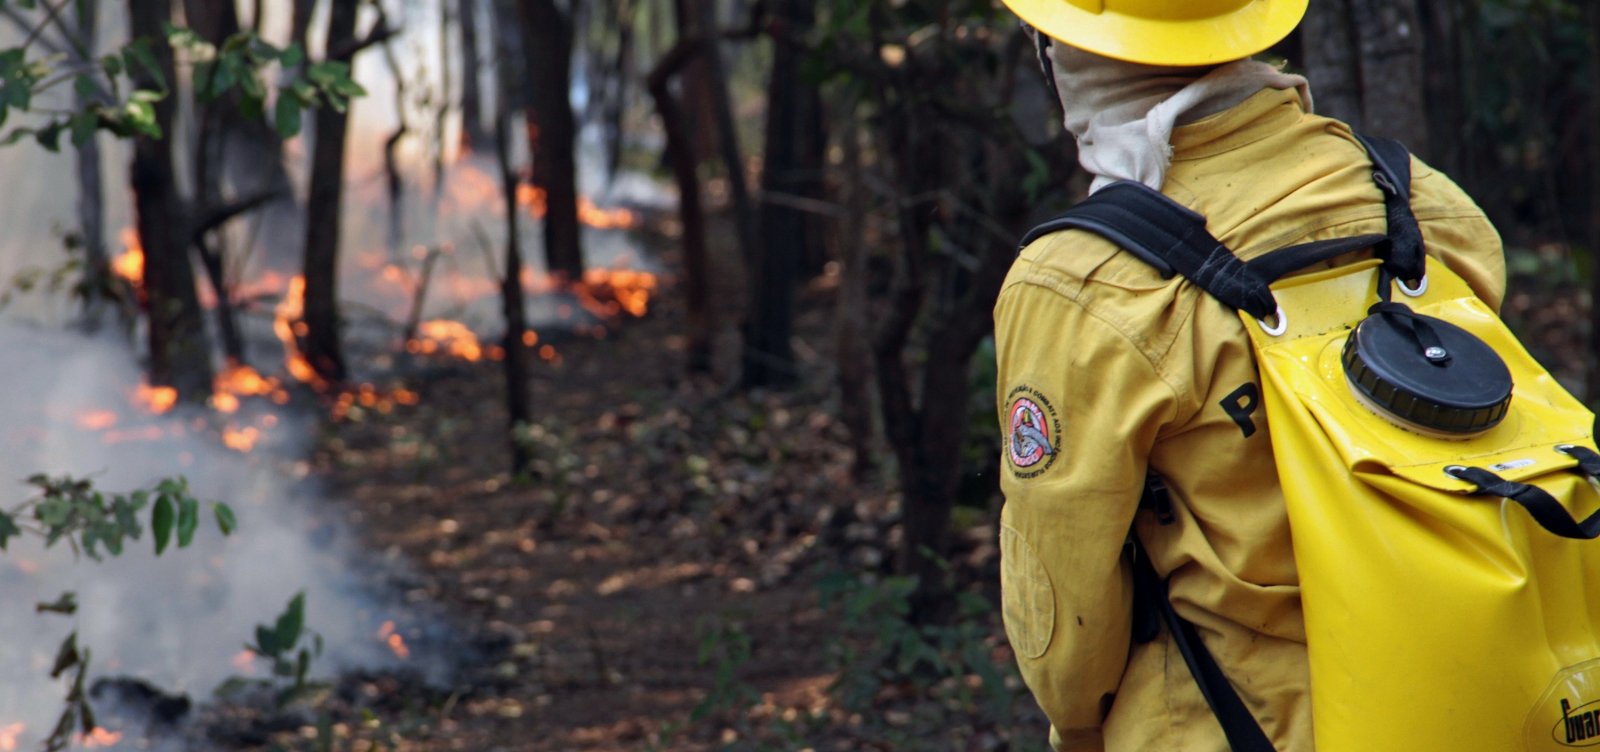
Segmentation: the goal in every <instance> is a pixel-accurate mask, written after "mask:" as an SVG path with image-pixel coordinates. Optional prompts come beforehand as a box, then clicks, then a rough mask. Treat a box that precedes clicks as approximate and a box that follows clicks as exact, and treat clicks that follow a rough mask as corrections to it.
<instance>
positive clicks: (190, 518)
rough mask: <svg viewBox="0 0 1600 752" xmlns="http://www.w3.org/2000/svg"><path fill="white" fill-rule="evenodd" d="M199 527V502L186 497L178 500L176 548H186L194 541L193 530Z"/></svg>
mask: <svg viewBox="0 0 1600 752" xmlns="http://www.w3.org/2000/svg"><path fill="white" fill-rule="evenodd" d="M198 527H200V502H198V501H196V500H194V498H193V497H187V498H184V499H183V500H181V501H179V502H178V548H188V547H189V544H190V543H193V542H194V531H195V529H196V528H198Z"/></svg>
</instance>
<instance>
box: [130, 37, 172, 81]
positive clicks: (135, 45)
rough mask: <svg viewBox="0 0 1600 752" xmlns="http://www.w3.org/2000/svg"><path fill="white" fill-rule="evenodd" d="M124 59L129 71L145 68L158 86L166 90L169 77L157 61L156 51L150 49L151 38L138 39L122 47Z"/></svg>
mask: <svg viewBox="0 0 1600 752" xmlns="http://www.w3.org/2000/svg"><path fill="white" fill-rule="evenodd" d="M122 59H123V62H124V64H125V65H126V66H127V68H128V70H129V71H133V70H135V69H143V70H144V72H145V73H146V74H147V75H149V76H150V79H151V80H152V81H154V82H155V84H156V88H158V89H161V90H162V91H165V90H166V88H167V77H166V75H165V74H163V73H162V72H161V65H160V63H157V62H156V56H155V53H153V52H151V51H150V40H148V39H136V40H134V41H133V42H131V43H129V44H128V46H126V47H124V48H122Z"/></svg>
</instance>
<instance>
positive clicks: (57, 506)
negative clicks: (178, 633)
mask: <svg viewBox="0 0 1600 752" xmlns="http://www.w3.org/2000/svg"><path fill="white" fill-rule="evenodd" d="M27 483H28V485H29V486H32V487H33V488H34V495H33V496H32V497H31V498H29V499H28V500H26V501H24V502H22V503H21V504H18V505H16V506H14V507H12V508H10V509H7V510H0V551H3V550H6V548H7V546H8V544H9V543H10V542H11V541H12V540H13V539H15V538H17V537H20V536H22V535H25V534H26V535H32V536H34V537H37V538H40V539H42V540H43V541H44V545H45V547H46V548H49V547H51V546H54V545H55V544H57V543H59V542H61V541H63V540H65V541H66V542H67V544H68V545H70V546H71V547H72V549H73V551H74V552H75V553H80V554H83V555H86V556H88V557H89V558H91V559H94V560H95V561H100V560H101V557H102V553H101V551H102V548H103V549H104V552H105V553H108V554H110V555H112V556H120V555H121V554H122V552H123V549H124V547H125V546H124V544H125V543H126V542H127V541H128V540H138V539H139V537H140V536H141V535H143V534H144V525H143V524H142V523H141V522H140V513H141V512H143V511H144V509H145V508H146V507H150V508H151V509H150V528H151V533H152V537H153V538H155V551H156V555H158V556H159V555H160V554H161V553H162V552H163V551H164V550H165V549H166V547H167V543H168V541H170V540H171V537H172V532H173V530H174V529H176V530H177V532H178V547H179V548H185V547H187V546H188V545H189V544H190V543H192V542H193V541H194V534H195V530H196V529H197V528H198V527H199V516H200V515H199V509H200V502H199V501H198V500H197V499H195V497H194V494H193V493H191V492H190V490H189V483H188V481H187V480H185V479H184V478H182V477H178V478H167V479H165V480H162V481H159V482H157V483H156V484H154V485H153V486H151V487H149V488H144V489H139V490H136V491H132V492H130V493H108V492H105V491H100V490H98V489H96V488H95V487H94V484H93V483H92V482H91V481H89V480H86V479H82V478H73V477H69V476H61V477H55V478H52V477H50V476H47V475H43V474H40V475H34V476H32V477H30V478H28V480H27ZM152 498H153V499H154V500H155V502H154V504H153V505H152V504H151V499H152ZM212 512H213V514H215V515H216V517H217V521H218V526H219V527H220V528H221V529H222V532H223V534H224V535H227V534H230V533H231V532H232V531H233V528H234V523H235V520H234V515H233V510H232V509H230V508H229V507H228V505H226V504H223V503H221V502H217V503H214V504H212ZM224 520H226V522H224ZM34 610H35V611H37V612H39V613H52V614H61V615H64V616H72V615H74V614H76V613H77V612H78V599H77V595H76V594H75V593H72V592H66V593H62V594H61V596H60V597H59V598H57V599H56V600H55V601H53V602H48V603H38V604H35V606H34ZM91 655H92V651H90V650H89V649H88V648H81V647H80V646H79V645H78V633H77V632H73V633H71V634H69V635H68V636H67V639H66V640H64V641H63V642H62V643H61V647H60V648H58V649H57V650H56V659H55V662H54V663H53V664H52V666H51V668H50V678H52V679H57V678H60V677H61V676H62V675H63V674H65V673H67V672H68V671H71V672H73V678H72V683H71V686H70V687H69V689H68V690H67V696H66V699H65V705H64V706H63V708H62V711H61V716H60V717H59V718H58V719H57V720H56V724H55V726H54V727H52V729H51V731H50V735H49V736H48V737H46V739H45V742H44V747H45V749H47V750H51V751H52V752H53V751H54V750H60V749H65V748H66V747H67V745H68V744H70V743H71V742H72V737H73V734H74V733H77V732H81V733H85V734H87V733H89V732H91V731H93V730H94V729H95V715H94V708H93V707H92V706H91V705H90V704H89V697H88V694H87V693H86V692H85V691H84V682H85V680H86V678H87V676H88V673H89V660H90V657H91Z"/></svg>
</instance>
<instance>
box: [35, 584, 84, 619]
mask: <svg viewBox="0 0 1600 752" xmlns="http://www.w3.org/2000/svg"><path fill="white" fill-rule="evenodd" d="M33 610H34V612H35V613H41V614H42V613H45V612H49V613H52V614H65V615H67V616H71V615H73V614H75V613H77V612H78V594H77V593H74V592H72V591H71V590H68V591H67V592H65V593H62V594H61V597H59V598H57V599H55V600H54V601H53V602H50V603H39V604H36V605H35V606H34V607H33Z"/></svg>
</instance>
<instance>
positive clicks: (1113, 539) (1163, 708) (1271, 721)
mask: <svg viewBox="0 0 1600 752" xmlns="http://www.w3.org/2000/svg"><path fill="white" fill-rule="evenodd" d="M1172 146H1173V153H1174V157H1173V162H1172V167H1171V169H1170V171H1169V172H1168V173H1167V177H1166V184H1165V186H1164V187H1163V192H1164V193H1166V194H1167V195H1168V196H1170V197H1172V198H1173V199H1176V200H1177V201H1178V202H1179V203H1182V204H1184V205H1186V206H1188V207H1190V208H1192V209H1194V210H1195V211H1197V212H1199V213H1201V214H1202V215H1204V216H1205V217H1206V218H1207V221H1208V226H1209V229H1210V230H1211V232H1212V234H1213V235H1215V236H1216V237H1217V238H1218V239H1219V240H1221V241H1222V242H1223V243H1224V244H1225V245H1227V246H1228V247H1229V248H1230V249H1232V250H1233V251H1234V252H1235V253H1237V254H1238V255H1239V256H1241V257H1242V258H1246V259H1248V258H1252V257H1254V256H1257V255H1260V254H1262V253H1265V252H1267V251H1270V250H1273V249H1276V248H1280V247H1283V246H1287V245H1293V244H1296V243H1304V242H1309V241H1314V240H1323V239H1327V238H1334V237H1346V236H1352V235H1361V234H1368V233H1376V234H1382V233H1383V232H1384V230H1385V222H1384V210H1383V199H1382V195H1381V194H1380V192H1379V190H1378V188H1377V187H1376V185H1375V184H1374V183H1373V179H1372V173H1371V168H1370V166H1369V162H1368V160H1367V157H1366V155H1365V152H1364V150H1363V149H1362V147H1361V146H1360V144H1359V143H1357V142H1356V141H1355V139H1354V138H1353V137H1352V136H1351V134H1350V130H1349V128H1348V127H1347V126H1345V125H1344V124H1343V123H1340V122H1338V121H1335V120H1330V119H1327V118H1323V117H1318V116H1315V115H1310V114H1307V113H1306V112H1305V111H1304V110H1303V108H1302V106H1301V103H1300V99H1299V97H1298V95H1297V94H1296V93H1295V92H1293V91H1287V90H1286V91H1277V90H1266V91H1262V92H1260V93H1258V94H1256V95H1255V96H1253V97H1251V98H1250V99H1248V100H1246V101H1245V102H1244V103H1242V104H1240V105H1238V106H1236V107H1234V108H1232V109H1230V110H1227V111H1225V112H1222V113H1220V114H1217V115H1214V116H1211V117H1209V118H1206V119H1204V120H1200V121H1198V122H1195V123H1192V124H1189V125H1185V126H1182V127H1179V128H1178V129H1177V130H1176V131H1175V132H1174V133H1173V137H1172ZM1411 190H1412V199H1411V205H1412V208H1413V211H1414V212H1415V214H1416V217H1417V220H1418V222H1419V223H1420V225H1421V227H1422V232H1423V236H1424V238H1425V240H1426V243H1427V250H1428V252H1429V253H1430V254H1432V255H1434V256H1437V257H1439V258H1440V259H1441V260H1443V261H1444V262H1445V263H1446V264H1447V265H1448V266H1449V267H1450V268H1452V269H1453V270H1455V271H1456V272H1457V273H1458V274H1460V275H1461V276H1462V277H1464V278H1465V279H1466V280H1467V282H1468V283H1469V284H1470V285H1471V286H1472V288H1473V290H1474V291H1475V292H1476V293H1477V294H1478V296H1479V297H1481V298H1482V299H1483V300H1484V301H1485V302H1486V303H1488V305H1489V306H1490V307H1492V308H1495V309H1496V310H1498V308H1499V304H1500V299H1501V295H1502V293H1503V292H1504V285H1505V268H1504V260H1503V256H1502V251H1501V246H1500V238H1499V236H1498V235H1497V234H1496V232H1495V230H1494V228H1493V227H1492V226H1491V225H1490V224H1489V222H1488V220H1487V219H1486V218H1485V217H1484V215H1483V212H1482V211H1481V210H1480V209H1479V208H1478V207H1477V206H1476V205H1474V204H1473V202H1472V201H1471V200H1470V199H1469V198H1467V196H1466V195H1465V194H1464V193H1462V191H1461V190H1460V188H1458V187H1457V186H1456V185H1455V184H1454V183H1452V182H1451V181H1450V179H1449V178H1447V177H1445V176H1444V175H1443V174H1440V173H1438V172H1435V171H1434V170H1432V169H1431V168H1429V167H1428V166H1427V165H1425V164H1422V163H1421V162H1417V161H1413V164H1412V183H1411ZM1339 261H1343V259H1340V260H1336V263H1337V262H1339ZM995 343H996V351H997V356H998V361H999V384H998V394H997V398H998V407H999V414H1000V424H1001V431H1002V434H1003V435H1004V436H1005V437H1006V441H1005V446H1004V448H1003V454H1004V456H1003V457H1002V463H1003V465H1004V469H1003V471H1002V480H1001V487H1002V490H1003V491H1004V493H1005V497H1006V503H1005V508H1004V511H1003V513H1002V520H1001V521H1002V524H1001V531H1000V545H1001V555H1002V576H1001V588H1002V593H1003V596H1002V600H1003V612H1004V616H1005V624H1006V631H1007V634H1008V636H1009V638H1010V641H1011V644H1012V647H1013V649H1014V650H1015V652H1016V655H1017V661H1018V664H1019V665H1020V667H1021V670H1022V675H1023V678H1024V679H1025V680H1026V681H1027V684H1028V687H1029V688H1030V689H1031V690H1032V691H1033V694H1034V697H1035V698H1036V699H1037V700H1038V702H1039V705H1040V706H1041V707H1042V708H1043V709H1044V711H1045V714H1046V715H1047V716H1048V717H1049V719H1050V721H1051V724H1052V730H1051V743H1052V744H1053V745H1054V746H1055V747H1056V749H1058V750H1101V749H1105V750H1112V751H1114V752H1115V751H1120V750H1140V751H1141V752H1142V751H1146V750H1183V751H1184V752H1211V751H1213V750H1217V751H1220V750H1226V749H1227V745H1226V743H1225V741H1224V739H1223V736H1222V732H1221V727H1220V726H1219V725H1218V723H1217V721H1216V720H1215V719H1214V717H1213V716H1212V714H1211V711H1210V709H1209V708H1208V707H1207V706H1206V704H1205V701H1204V699H1203V698H1202V697H1201V696H1200V692H1199V689H1198V687H1197V685H1196V684H1195V681H1194V678H1193V677H1192V676H1190V674H1189V671H1188V668H1187V666H1186V665H1185V663H1184V661H1183V658H1182V657H1181V655H1179V653H1178V651H1177V649H1176V647H1175V646H1173V645H1172V644H1171V643H1170V641H1169V640H1168V637H1167V634H1166V631H1165V630H1163V631H1162V634H1161V636H1160V637H1159V638H1157V639H1156V640H1155V641H1153V642H1150V643H1148V644H1143V645H1140V644H1134V643H1133V642H1132V640H1131V635H1130V629H1131V626H1130V610H1131V603H1132V579H1131V573H1130V568H1129V566H1128V564H1127V560H1126V557H1125V556H1124V550H1123V549H1124V541H1125V540H1126V538H1127V535H1128V532H1129V530H1130V528H1132V529H1134V530H1135V531H1136V532H1137V534H1138V536H1139V538H1140V539H1141V540H1142V541H1143V542H1144V544H1145V547H1146V548H1147V550H1148V552H1149V555H1150V558H1151V561H1152V562H1153V563H1154V565H1155V569H1156V571H1157V572H1158V573H1159V574H1161V575H1162V576H1164V577H1165V576H1168V575H1170V577H1171V579H1170V588H1169V593H1170V597H1171V600H1172V603H1173V606H1174V608H1175V609H1176V610H1177V612H1178V613H1179V614H1180V615H1182V616H1183V617H1184V618H1186V619H1188V620H1189V621H1191V622H1193V623H1194V624H1195V626H1196V628H1197V629H1198V631H1199V633H1200V635H1201V638H1202V640H1203V641H1204V643H1205V644H1206V646H1207V647H1208V648H1209V649H1210V651H1211V652H1212V654H1213V655H1214V656H1215V657H1216V659H1217V662H1218V663H1219V664H1220V665H1221V667H1222V669H1223V671H1224V672H1226V673H1227V675H1228V676H1229V678H1230V679H1231V680H1232V682H1233V684H1234V686H1235V688H1236V689H1237V690H1238V692H1239V695H1240V697H1241V698H1242V699H1243V700H1244V703H1245V705H1246V706H1248V707H1249V709H1250V711H1251V713H1252V714H1253V715H1254V716H1255V718H1256V719H1257V720H1258V721H1259V722H1260V723H1261V726H1262V729H1263V730H1264V731H1265V732H1266V733H1267V736H1268V737H1269V738H1270V739H1271V740H1272V742H1273V745H1274V746H1275V747H1276V748H1277V749H1278V750H1283V751H1285V752H1288V751H1292V750H1310V749H1312V735H1311V713H1310V697H1309V685H1308V678H1307V669H1306V650H1305V627H1304V622H1303V619H1302V615H1301V610H1300V592H1299V585H1298V577H1297V575H1296V571H1295V564H1294V555H1293V551H1292V550H1291V546H1290V539H1289V528H1288V520H1287V518H1286V514H1285V511H1284V504H1283V497H1282V494H1281V492H1280V490H1279V486H1278V472H1279V469H1278V467H1277V466H1276V465H1275V463H1274V460H1273V454H1272V445H1271V439H1270V437H1269V436H1268V435H1267V426H1266V422H1265V414H1264V410H1263V408H1262V407H1261V405H1260V402H1261V400H1260V397H1259V395H1260V391H1259V386H1258V384H1257V376H1256V369H1255V365H1254V362H1253V358H1252V355H1251V349H1250V343H1249V340H1248V337H1247V335H1246V334H1245V332H1244V330H1243V327H1242V325H1241V323H1240V319H1239V318H1238V316H1237V314H1235V313H1234V312H1233V311H1231V310H1228V309H1227V308H1225V307H1224V306H1223V305H1222V304H1221V303H1218V302H1217V301H1215V300H1213V299H1211V298H1209V297H1208V296H1207V295H1206V294H1205V293H1204V292H1203V291H1201V290H1200V289H1199V288H1197V287H1195V286H1194V285H1192V284H1190V283H1189V282H1187V281H1186V280H1184V279H1182V278H1181V277H1175V278H1173V279H1162V278H1161V276H1160V275H1159V274H1158V273H1157V272H1156V271H1155V270H1154V269H1152V268H1151V267H1149V266H1147V265H1146V264H1144V263H1143V262H1141V261H1139V260H1138V259H1137V258H1135V257H1134V256H1133V255H1132V254H1129V253H1126V252H1121V251H1119V250H1118V249H1117V248H1116V247H1115V246H1113V245H1112V244H1111V243H1109V242H1107V241H1105V240H1103V239H1101V238H1099V237H1097V236H1093V235H1090V234H1088V233H1085V232H1079V231H1068V232H1060V233H1055V234H1052V235H1048V236H1045V237H1043V238H1041V239H1039V240H1037V241H1036V242H1034V243H1032V244H1031V245H1029V246H1028V247H1027V248H1026V249H1024V250H1023V252H1022V254H1021V256H1020V257H1019V258H1018V260H1017V261H1016V263H1015V265H1014V266H1013V267H1012V269H1011V272H1010V274H1009V276H1008V277H1007V279H1006V282H1005V285H1004V287H1003V289H1002V291H1001V293H1000V298H999V302H998V303H997V304H996V306H995ZM1147 468H1149V469H1153V470H1154V471H1156V472H1157V473H1159V474H1160V475H1161V476H1162V477H1163V478H1164V479H1165V480H1166V483H1167V486H1168V488H1169V489H1170V490H1171V496H1172V501H1173V506H1174V514H1175V520H1174V521H1173V522H1172V523H1171V524H1167V525H1162V524H1159V523H1158V522H1157V521H1156V520H1155V519H1154V515H1151V514H1136V512H1137V511H1138V509H1137V508H1138V503H1139V498H1140V491H1141V489H1142V487H1143V483H1144V478H1145V473H1146V469H1147Z"/></svg>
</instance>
